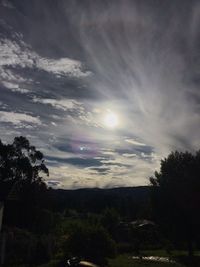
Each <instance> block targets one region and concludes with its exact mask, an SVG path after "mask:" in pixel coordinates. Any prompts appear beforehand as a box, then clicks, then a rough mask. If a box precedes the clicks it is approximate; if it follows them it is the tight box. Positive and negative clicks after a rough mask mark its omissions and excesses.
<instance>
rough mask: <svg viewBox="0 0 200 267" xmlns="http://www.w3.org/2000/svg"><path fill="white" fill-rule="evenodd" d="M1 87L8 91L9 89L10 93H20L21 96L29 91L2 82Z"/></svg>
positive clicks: (13, 84) (14, 84) (16, 85)
mask: <svg viewBox="0 0 200 267" xmlns="http://www.w3.org/2000/svg"><path fill="white" fill-rule="evenodd" d="M2 84H3V86H5V87H6V88H8V89H11V91H12V92H20V93H22V94H26V93H29V92H30V91H29V90H27V89H25V88H20V87H19V85H18V84H16V83H11V82H6V81H3V82H2Z"/></svg>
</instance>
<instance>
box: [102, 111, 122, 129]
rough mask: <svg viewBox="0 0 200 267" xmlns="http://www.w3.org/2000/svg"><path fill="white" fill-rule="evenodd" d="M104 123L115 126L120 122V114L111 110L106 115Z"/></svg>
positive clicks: (111, 126) (110, 126)
mask: <svg viewBox="0 0 200 267" xmlns="http://www.w3.org/2000/svg"><path fill="white" fill-rule="evenodd" d="M104 124H105V126H107V127H109V128H115V127H117V125H118V124H119V120H118V116H117V115H116V114H115V113H112V112H109V113H107V114H106V115H105V117H104Z"/></svg>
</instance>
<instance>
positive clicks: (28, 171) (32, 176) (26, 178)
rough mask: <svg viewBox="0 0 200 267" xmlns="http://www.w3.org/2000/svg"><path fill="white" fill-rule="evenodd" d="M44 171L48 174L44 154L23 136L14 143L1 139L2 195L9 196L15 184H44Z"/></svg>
mask: <svg viewBox="0 0 200 267" xmlns="http://www.w3.org/2000/svg"><path fill="white" fill-rule="evenodd" d="M42 173H44V174H46V175H48V174H49V172H48V169H47V167H46V165H45V164H44V158H43V154H42V153H41V152H40V151H39V150H37V149H36V148H35V147H34V146H32V145H30V143H29V141H28V140H27V139H26V138H25V137H23V136H20V137H15V138H14V141H13V143H12V144H3V143H2V141H0V188H1V189H2V190H0V197H1V198H5V197H7V195H8V193H9V192H10V191H11V190H12V188H13V187H14V185H15V186H18V187H22V186H24V185H31V184H32V185H33V184H37V185H44V181H43V178H42Z"/></svg>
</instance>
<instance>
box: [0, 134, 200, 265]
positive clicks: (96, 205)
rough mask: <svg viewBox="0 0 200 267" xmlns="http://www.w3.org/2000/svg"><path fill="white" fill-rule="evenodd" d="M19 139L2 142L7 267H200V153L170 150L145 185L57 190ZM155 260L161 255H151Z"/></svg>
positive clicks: (0, 196) (0, 242) (0, 244)
mask: <svg viewBox="0 0 200 267" xmlns="http://www.w3.org/2000/svg"><path fill="white" fill-rule="evenodd" d="M44 175H48V169H47V167H46V166H45V163H44V160H43V154H42V153H41V152H40V151H38V150H37V149H36V148H35V147H34V146H31V145H30V143H29V141H28V140H27V139H26V138H24V137H17V138H15V139H14V141H13V143H12V144H11V145H6V144H3V143H1V142H0V201H1V206H0V210H1V214H3V207H4V214H3V224H2V229H1V239H0V253H1V254H0V259H1V264H2V265H5V266H13V267H14V266H21V267H22V266H24V267H25V266H43V267H45V266H46V267H47V266H67V265H66V264H67V259H70V258H72V257H77V258H79V259H80V260H87V261H90V262H93V263H95V264H98V265H100V266H106V265H109V266H111V267H112V266H113V267H118V266H119V267H123V266H124V267H129V266H135V267H137V266H141V267H142V266H149V267H151V266H160V267H162V266H163V267H167V266H168V267H170V266H171V267H173V266H185V265H187V266H200V262H199V258H198V255H199V254H198V250H199V248H200V228H199V225H200V215H199V210H200V209H199V208H200V153H199V152H197V153H196V154H195V155H192V154H190V153H188V152H185V153H179V152H175V153H171V154H170V155H169V156H168V157H167V158H166V159H164V160H162V161H161V168H160V172H156V173H155V176H154V177H151V178H150V184H151V185H150V186H148V187H135V188H116V189H81V190H74V191H73V190H54V189H51V188H47V186H46V184H45V182H44V180H43V176H44ZM148 256H157V257H158V256H159V257H163V258H160V261H159V260H158V258H155V259H154V258H148Z"/></svg>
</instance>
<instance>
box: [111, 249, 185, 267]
mask: <svg viewBox="0 0 200 267" xmlns="http://www.w3.org/2000/svg"><path fill="white" fill-rule="evenodd" d="M157 252H158V251H157ZM145 255H149V254H147V253H145ZM151 255H152V254H151ZM156 255H158V253H155V251H154V256H156ZM152 256H153V255H152ZM159 256H166V255H164V253H163V254H162V253H161V255H160V254H159ZM109 267H184V265H181V264H179V263H165V262H152V261H146V260H134V259H132V255H129V254H123V255H119V256H118V257H116V258H115V259H111V260H109Z"/></svg>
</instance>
